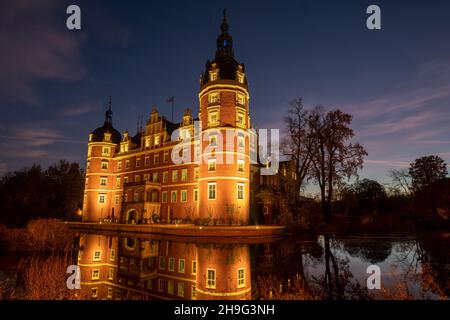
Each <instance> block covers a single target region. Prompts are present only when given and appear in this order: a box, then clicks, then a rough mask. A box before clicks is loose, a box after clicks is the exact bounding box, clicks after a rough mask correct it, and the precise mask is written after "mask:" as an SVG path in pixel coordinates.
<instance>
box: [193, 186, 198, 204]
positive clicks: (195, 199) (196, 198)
mask: <svg viewBox="0 0 450 320" xmlns="http://www.w3.org/2000/svg"><path fill="white" fill-rule="evenodd" d="M194 201H195V202H197V201H198V189H194Z"/></svg>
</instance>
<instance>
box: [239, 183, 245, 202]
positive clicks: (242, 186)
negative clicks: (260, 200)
mask: <svg viewBox="0 0 450 320" xmlns="http://www.w3.org/2000/svg"><path fill="white" fill-rule="evenodd" d="M237 198H238V199H239V200H242V199H244V184H243V183H238V184H237Z"/></svg>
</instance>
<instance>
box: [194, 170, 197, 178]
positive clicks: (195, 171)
mask: <svg viewBox="0 0 450 320" xmlns="http://www.w3.org/2000/svg"><path fill="white" fill-rule="evenodd" d="M194 178H195V179H198V167H197V168H194Z"/></svg>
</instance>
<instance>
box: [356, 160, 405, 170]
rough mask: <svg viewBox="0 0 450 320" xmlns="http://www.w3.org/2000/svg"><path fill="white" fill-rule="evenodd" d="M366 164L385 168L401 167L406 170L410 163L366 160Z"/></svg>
mask: <svg viewBox="0 0 450 320" xmlns="http://www.w3.org/2000/svg"><path fill="white" fill-rule="evenodd" d="M364 164H375V165H380V166H385V167H399V168H406V167H408V166H409V164H410V163H409V162H406V161H396V160H370V159H366V160H364Z"/></svg>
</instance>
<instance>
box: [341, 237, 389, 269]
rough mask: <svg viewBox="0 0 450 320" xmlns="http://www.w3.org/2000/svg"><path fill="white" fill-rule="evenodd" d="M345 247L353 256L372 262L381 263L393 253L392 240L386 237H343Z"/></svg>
mask: <svg viewBox="0 0 450 320" xmlns="http://www.w3.org/2000/svg"><path fill="white" fill-rule="evenodd" d="M341 242H342V244H343V248H344V250H345V251H347V252H348V253H349V254H350V255H351V256H352V257H355V258H359V259H361V260H363V261H365V262H368V263H370V264H377V263H381V262H383V261H384V260H386V259H387V258H388V257H389V256H390V255H391V253H392V241H390V240H386V239H382V238H380V239H373V238H371V239H357V240H355V239H342V240H341Z"/></svg>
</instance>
